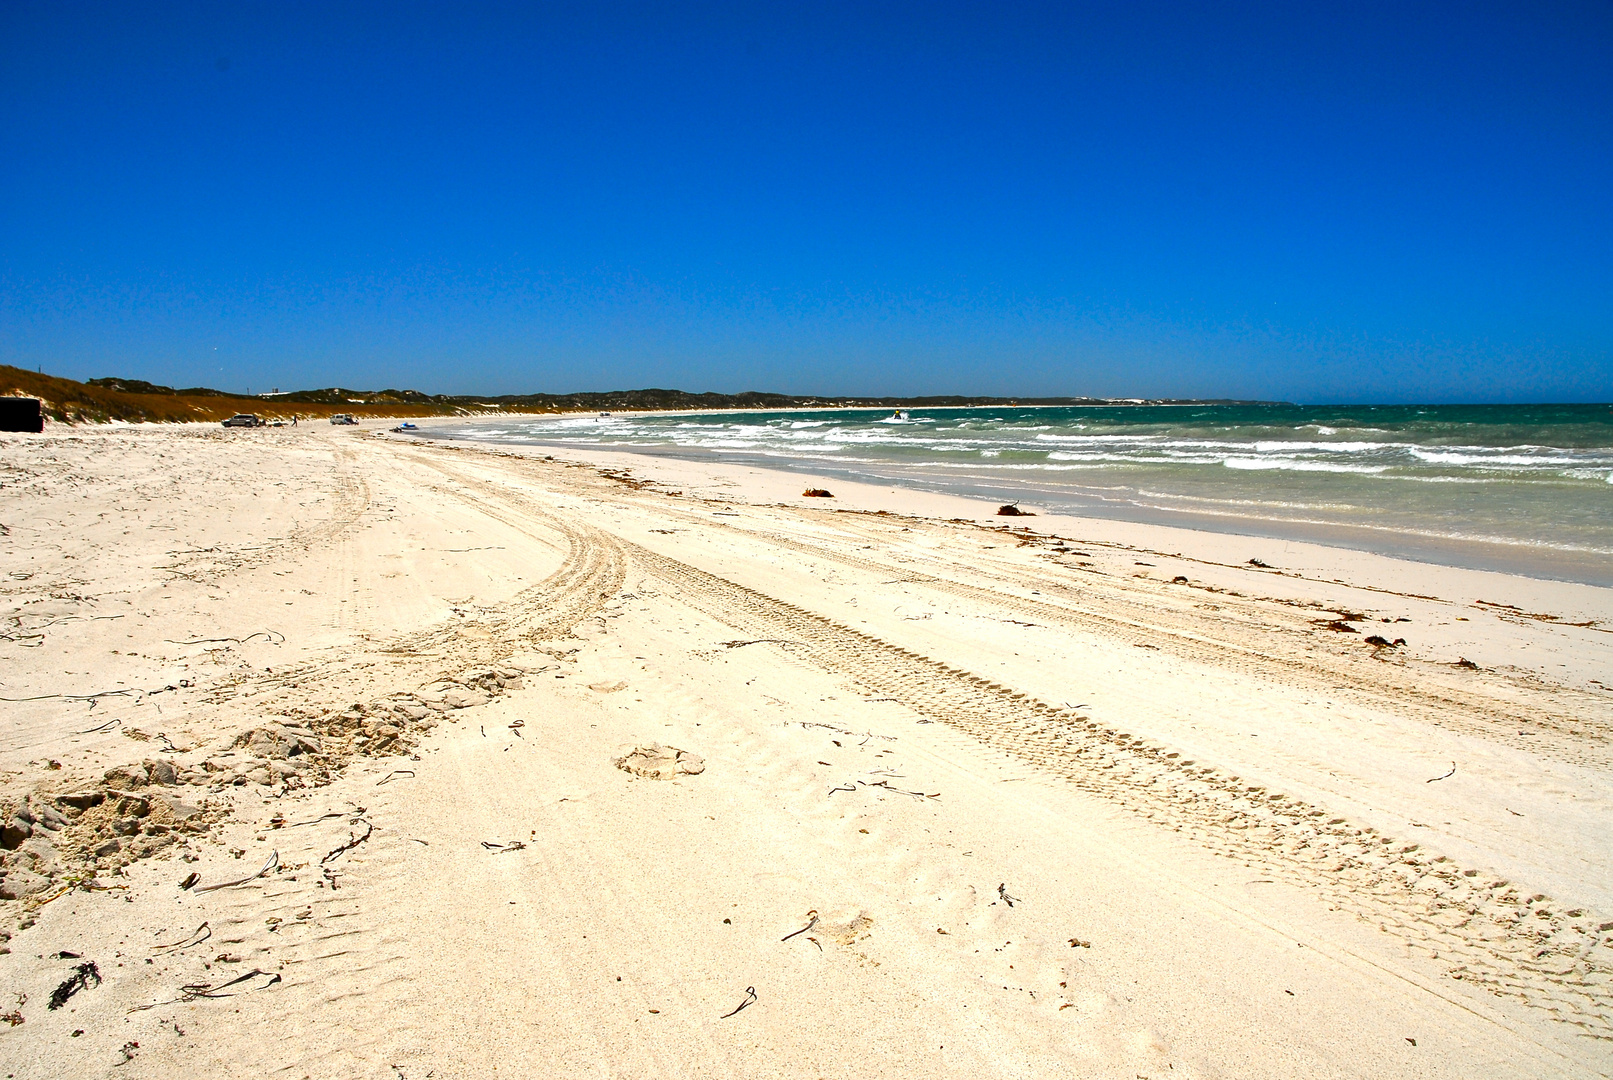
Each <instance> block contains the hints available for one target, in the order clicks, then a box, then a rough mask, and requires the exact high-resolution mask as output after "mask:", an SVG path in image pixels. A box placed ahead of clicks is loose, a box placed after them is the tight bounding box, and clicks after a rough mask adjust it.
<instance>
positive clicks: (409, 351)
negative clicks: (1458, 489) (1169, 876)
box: [0, 0, 1613, 402]
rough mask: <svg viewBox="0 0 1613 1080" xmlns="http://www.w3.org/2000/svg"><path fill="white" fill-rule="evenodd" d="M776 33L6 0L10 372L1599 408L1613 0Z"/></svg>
mask: <svg viewBox="0 0 1613 1080" xmlns="http://www.w3.org/2000/svg"><path fill="white" fill-rule="evenodd" d="M779 7H781V6H778V5H760V4H753V5H746V6H721V5H667V4H660V5H645V6H618V5H612V6H604V5H568V6H560V5H556V6H549V7H545V6H542V5H535V4H521V5H507V6H504V5H488V4H475V3H467V4H452V5H450V4H436V5H413V4H408V3H401V2H394V3H389V4H307V5H303V4H296V3H269V4H252V3H240V4H228V5H226V4H217V5H188V4H161V5H157V4H132V3H131V4H123V5H108V4H74V3H68V2H47V3H33V2H26V0H8V2H7V3H5V4H0V162H4V166H3V167H0V362H5V363H10V364H16V365H19V366H26V367H30V368H32V367H40V366H42V367H43V368H44V369H45V370H46V371H48V372H53V373H57V374H63V375H69V376H73V377H79V378H83V377H90V376H96V375H107V374H119V375H125V376H133V377H138V378H146V379H150V380H152V381H157V382H166V383H176V384H183V385H192V384H198V383H200V384H207V385H214V386H220V387H223V388H226V389H235V390H240V389H245V388H247V387H251V388H252V389H254V390H263V389H268V388H270V387H271V386H278V387H280V388H282V389H289V388H292V387H307V386H326V385H331V384H342V385H347V386H360V387H375V386H381V385H391V386H411V387H416V388H419V389H424V390H428V391H440V392H450V393H459V392H464V393H487V394H492V393H503V392H520V391H527V390H545V391H556V392H558V391H569V390H589V389H592V390H602V389H612V388H625V387H638V386H672V387H679V388H683V389H689V390H708V389H709V390H719V391H738V390H745V389H768V390H780V391H788V392H801V393H826V394H827V393H846V394H866V393H892V394H901V393H914V394H917V393H989V394H1004V395H1009V394H1019V395H1032V394H1035V395H1082V394H1095V395H1121V396H1130V395H1137V396H1143V395H1147V396H1215V397H1222V396H1228V397H1259V398H1280V399H1286V400H1294V401H1321V402H1326V401H1368V400H1370V401H1412V400H1414V401H1528V400H1533V401H1543V400H1556V401H1574V400H1608V399H1610V398H1613V197H1610V196H1613V64H1609V62H1608V57H1609V56H1613V5H1609V4H1607V3H1605V2H1600V3H1586V4H1580V5H1552V4H1530V5H1521V4H1520V5H1513V6H1500V5H1484V4H1466V5H1432V4H1429V5H1421V6H1417V5H1406V4H1392V5H1391V4H1384V5H1378V6H1374V5H1370V4H1350V5H1339V6H1332V7H1329V6H1323V5H1316V4H1303V5H1302V4H1290V5H1271V6H1264V5H1260V4H1246V5H1203V4H1193V5H1188V4H1182V5H1164V4H1161V5H1150V4H1136V3H1116V4H1096V5H1082V4H1056V5H1055V4H1050V5H1045V6H1038V5H1031V4H1021V5H1005V4H1000V3H998V4H977V5H956V4H944V3H943V4H935V3H931V4H925V5H922V6H912V7H907V6H896V5H888V6H885V7H883V8H880V9H878V10H872V11H871V10H867V9H868V7H869V5H848V6H834V5H809V6H801V7H799V8H795V9H792V10H788V11H784V10H776V8H779ZM1233 8H1236V10H1232V9H1233Z"/></svg>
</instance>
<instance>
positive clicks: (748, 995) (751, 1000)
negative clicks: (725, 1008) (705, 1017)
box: [717, 986, 756, 1020]
mask: <svg viewBox="0 0 1613 1080" xmlns="http://www.w3.org/2000/svg"><path fill="white" fill-rule="evenodd" d="M755 1003H756V987H754V986H747V987H745V1000H744V1001H741V1002H740V1003H739V1005H738V1006H736V1007H735V1009H734V1011H733V1012H727V1013H723V1014H722V1015H721V1016H719V1017H717V1019H719V1020H726V1019H728V1018H729V1017H730V1016H733V1015H734V1014H735V1013H739V1012H743V1011H744V1010H745V1009H747V1008H749V1007H750V1006H751V1005H754V1004H755Z"/></svg>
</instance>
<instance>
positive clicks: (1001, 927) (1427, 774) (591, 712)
mask: <svg viewBox="0 0 1613 1080" xmlns="http://www.w3.org/2000/svg"><path fill="white" fill-rule="evenodd" d="M229 434H230V436H231V437H229V438H219V437H218V434H217V433H215V432H207V433H205V434H203V433H201V432H199V431H198V430H196V429H186V428H167V429H125V430H123V431H118V432H82V433H73V434H68V435H51V436H47V437H44V438H42V439H41V438H38V437H32V438H31V439H8V440H7V441H6V443H5V451H6V453H5V459H6V462H7V466H6V467H7V473H6V479H5V487H4V488H0V492H3V493H4V495H5V501H4V502H3V503H0V512H3V514H4V515H5V516H4V518H3V519H0V520H3V522H4V524H5V525H6V526H7V530H8V533H7V535H6V537H5V538H4V543H5V545H6V547H5V548H4V555H5V559H6V562H7V565H6V566H5V568H4V569H5V571H6V573H7V574H8V575H9V576H8V578H7V580H6V582H5V587H6V589H7V594H6V601H7V603H8V604H9V605H10V610H9V612H8V614H7V616H6V618H7V620H8V622H7V626H8V628H10V631H11V632H10V636H9V637H7V638H6V640H4V641H0V648H3V649H4V650H5V653H4V655H5V658H6V670H5V678H4V689H3V691H0V695H3V696H5V697H6V698H8V699H12V700H10V701H8V703H7V704H6V706H5V707H6V708H7V709H8V711H9V712H10V713H11V716H10V717H9V721H8V724H7V726H6V729H5V731H6V742H5V744H4V745H3V746H0V767H3V768H4V770H5V773H4V778H3V787H0V798H3V799H4V800H5V801H6V808H7V810H8V814H15V813H21V814H24V815H25V816H28V817H32V818H33V819H34V820H33V822H31V823H30V822H27V821H23V822H22V823H23V824H28V825H29V830H28V831H29V832H30V835H28V836H26V837H24V838H23V839H22V840H21V841H20V843H19V844H18V845H17V846H16V847H10V846H9V842H8V847H9V850H7V851H6V852H5V855H4V857H5V862H6V866H5V873H6V880H7V882H8V883H9V882H12V881H13V880H15V881H16V882H17V886H18V887H17V888H16V889H15V890H14V892H16V894H17V898H16V899H12V900H5V901H0V905H3V906H4V908H5V916H6V917H7V918H8V919H9V920H11V922H10V923H9V932H10V934H11V937H10V939H9V941H8V945H9V947H10V950H11V951H10V952H9V953H8V954H6V955H4V956H3V957H0V979H3V983H0V994H10V995H13V996H14V997H15V998H16V999H17V1001H18V1005H17V1009H16V1010H15V1012H16V1015H17V1016H18V1017H19V1018H20V1020H19V1022H17V1023H16V1024H15V1025H14V1026H12V1025H9V1024H8V1025H7V1026H5V1027H0V1062H3V1063H4V1064H6V1065H7V1066H8V1071H10V1072H14V1073H15V1074H16V1075H55V1074H59V1073H60V1070H62V1069H64V1068H65V1069H70V1070H71V1071H73V1072H74V1073H75V1074H76V1073H84V1074H91V1075H100V1074H106V1075H118V1076H135V1075H141V1074H144V1073H149V1074H151V1075H171V1074H172V1073H173V1072H174V1071H175V1070H178V1069H186V1070H190V1071H198V1070H199V1071H204V1072H208V1073H210V1074H213V1075H237V1074H239V1075H247V1074H255V1073H260V1072H262V1071H263V1070H265V1069H273V1070H277V1071H280V1072H285V1073H287V1074H289V1075H353V1076H371V1075H373V1076H397V1075H406V1076H425V1075H427V1074H428V1073H429V1074H433V1075H436V1076H454V1075H463V1076H479V1075H489V1074H491V1071H492V1070H493V1069H494V1067H497V1068H498V1070H499V1071H502V1072H511V1073H514V1074H516V1075H599V1074H616V1075H650V1074H656V1075H661V1074H671V1075H695V1076H698V1075H713V1076H715V1075H732V1074H734V1073H736V1072H743V1073H746V1074H747V1075H751V1074H756V1075H780V1076H795V1075H887V1074H888V1075H902V1076H911V1075H952V1074H954V1073H957V1072H963V1071H981V1070H984V1071H988V1072H992V1073H1001V1074H1006V1075H1024V1076H1044V1075H1115V1076H1137V1075H1148V1076H1153V1075H1161V1076H1163V1075H1173V1076H1174V1075H1189V1076H1191V1075H1203V1076H1216V1075H1226V1076H1232V1075H1237V1076H1258V1075H1270V1076H1294V1075H1318V1076H1334V1075H1338V1076H1350V1075H1374V1076H1394V1075H1408V1076H1409V1075H1418V1076H1424V1075H1452V1076H1483V1075H1496V1076H1503V1075H1508V1076H1515V1075H1542V1076H1545V1075H1565V1076H1578V1075H1606V1074H1607V1072H1608V1071H1609V1068H1610V1061H1613V1053H1610V1050H1609V1047H1610V1045H1613V1039H1610V1036H1613V1002H1610V991H1609V974H1610V972H1609V966H1610V965H1613V948H1610V947H1609V945H1608V941H1609V940H1610V938H1613V935H1610V931H1613V922H1610V921H1609V919H1610V918H1613V916H1609V915H1608V914H1607V913H1608V912H1613V881H1610V880H1608V878H1607V877H1606V874H1607V869H1606V868H1607V866H1608V865H1610V860H1608V859H1607V858H1606V855H1607V851H1606V848H1607V844H1608V841H1607V839H1606V836H1605V829H1599V828H1598V825H1597V823H1598V822H1599V821H1600V820H1605V819H1603V818H1602V817H1601V816H1600V811H1601V810H1602V809H1603V808H1604V807H1605V806H1606V803H1607V797H1608V784H1607V770H1608V765H1609V762H1608V749H1607V746H1608V734H1609V731H1608V728H1609V723H1610V721H1613V709H1610V708H1609V703H1610V701H1613V694H1609V693H1608V691H1607V690H1606V689H1605V687H1603V686H1602V682H1601V679H1600V675H1601V674H1602V673H1605V671H1606V670H1607V668H1606V664H1605V661H1606V657H1607V646H1606V641H1607V634H1606V629H1607V627H1608V626H1609V625H1610V624H1609V622H1608V620H1609V619H1610V617H1613V601H1610V598H1609V596H1608V595H1607V594H1608V591H1607V590H1598V589H1594V588H1590V587H1584V586H1569V585H1565V584H1562V583H1542V582H1532V581H1529V580H1526V579H1511V578H1506V577H1505V576H1503V575H1493V574H1491V575H1485V574H1478V573H1473V572H1465V571H1456V570H1450V569H1448V568H1417V567H1408V566H1407V565H1406V564H1397V563H1395V561H1394V560H1385V559H1381V558H1378V557H1372V556H1362V555H1358V554H1357V553H1351V552H1347V551H1338V550H1316V549H1312V548H1305V547H1302V546H1299V545H1282V544H1280V543H1273V542H1269V541H1268V542H1259V541H1254V540H1249V539H1247V538H1235V537H1234V538H1228V537H1224V536H1215V537H1212V536H1208V535H1206V534H1190V533H1184V532H1183V531H1181V530H1159V529H1153V530H1150V529H1147V528H1144V527H1132V528H1130V529H1117V528H1116V527H1115V526H1114V525H1113V524H1112V523H1091V522H1072V521H1067V520H1057V519H1053V518H1038V519H1030V520H1028V521H1027V520H1024V519H1021V520H1017V521H1014V522H1012V523H1011V525H1010V524H1008V523H1005V522H1002V521H1000V520H998V519H995V518H993V517H992V516H991V513H990V511H991V509H992V508H990V507H981V506H978V505H974V506H966V505H964V504H963V502H962V501H961V500H948V499H945V498H944V497H938V496H937V497H924V496H918V495H914V494H911V493H907V494H902V493H891V492H888V491H884V490H877V489H859V488H856V487H848V486H847V485H845V484H843V483H835V484H831V483H828V482H826V481H823V480H822V478H812V477H801V476H790V475H788V474H766V473H763V472H761V471H759V470H743V469H731V470H727V471H724V470H722V469H717V468H713V467H696V466H692V465H689V464H686V463H675V462H673V463H668V462H657V461H651V460H648V459H629V458H626V456H625V455H624V456H616V457H613V458H610V459H608V460H605V459H601V460H597V461H583V460H577V459H576V455H571V456H570V457H569V458H568V456H567V455H555V458H556V459H551V460H546V457H547V455H546V454H544V453H533V454H527V455H520V454H510V453H507V452H500V451H494V452H490V451H485V450H480V449H476V448H468V447H464V446H462V445H458V446H437V445H431V444H429V443H421V442H417V441H413V440H397V439H393V438H388V437H382V436H379V435H378V434H377V433H375V432H373V431H370V430H365V429H361V430H359V431H357V432H345V431H340V432H339V431H331V432H325V431H317V430H316V431H303V430H298V431H294V432H293V431H286V430H284V429H282V430H279V431H269V432H249V433H229ZM236 434H241V435H242V436H243V437H241V438H234V437H233V436H234V435H236ZM818 484H822V486H824V487H828V488H832V489H833V490H834V491H835V506H834V507H833V508H826V507H825V506H823V505H822V503H823V501H824V500H821V499H811V500H808V499H805V498H804V497H802V496H801V495H800V494H799V493H800V492H801V491H802V490H803V489H804V488H805V487H808V486H816V485H818ZM1285 548H1286V550H1285ZM1251 558H1254V559H1255V560H1256V562H1258V563H1263V564H1265V565H1264V566H1260V565H1253V564H1251V563H1250V561H1249V560H1250V559H1251ZM1458 613H1460V614H1458ZM271 616H272V617H271ZM1575 623H1585V624H1588V625H1573V624H1575ZM1340 625H1342V627H1343V629H1340V628H1339V627H1340ZM1373 636H1378V637H1380V638H1381V639H1383V640H1385V641H1387V642H1393V640H1394V639H1395V638H1401V637H1403V638H1405V639H1407V644H1405V645H1393V644H1385V645H1373V644H1368V643H1367V641H1366V639H1367V638H1370V637H1373ZM114 646H115V649H114V648H113V647H114ZM1462 660H1466V661H1468V665H1462V664H1459V663H1458V661H1462ZM96 693H105V694H107V696H101V697H92V696H90V695H92V694H96ZM25 699H26V700H25ZM97 728H99V730H97ZM131 732H133V733H135V734H134V735H131ZM159 732H160V735H159V734H158V733H159ZM137 736H144V738H143V739H142V738H139V737H137ZM634 747H641V748H652V747H669V748H675V749H672V750H671V751H670V753H666V752H663V753H662V754H660V755H659V756H658V757H657V761H659V762H662V763H665V762H666V761H668V760H670V761H671V763H672V765H673V767H672V768H670V769H659V768H657V769H652V770H650V771H652V772H666V773H671V774H672V775H671V776H669V777H668V778H667V779H663V780H650V779H646V778H644V777H643V776H641V775H633V774H632V773H630V772H629V771H625V770H624V769H622V768H619V767H618V766H617V764H616V762H617V761H618V760H620V759H623V757H624V754H626V753H628V752H630V751H631V750H632V749H633V748H634ZM680 751H681V755H680ZM685 759H686V760H688V761H690V762H694V761H696V760H697V759H698V760H699V767H698V768H694V767H691V768H687V769H680V768H678V767H677V766H678V765H679V764H681V763H682V761H683V760H685ZM1447 768H1454V770H1455V771H1454V772H1452V773H1450V774H1449V775H1441V774H1445V773H1446V770H1447ZM131 770H132V771H131ZM96 794H99V795H100V802H98V803H95V804H94V805H93V807H75V806H73V805H72V804H71V803H63V802H61V801H60V800H61V798H62V797H63V796H64V795H78V796H84V798H83V799H80V801H85V799H91V798H93V797H94V796H95V795H96ZM139 803H144V804H145V806H146V808H147V809H146V814H144V815H139V814H137V813H135V812H134V811H136V810H138V809H139V805H138V804H139ZM175 806H178V807H181V808H182V810H181V811H180V812H183V813H185V814H186V815H187V816H186V817H185V818H184V819H183V820H185V821H192V822H193V824H191V825H189V826H187V827H185V828H183V829H182V828H178V827H176V824H175V823H176V822H178V821H179V820H180V819H179V818H178V817H177V814H176V812H175V810H174V807H175ZM153 807H156V808H158V809H156V811H155V818H156V820H148V819H151V818H152V817H153V809H152V808H153ZM103 808H106V809H103ZM46 809H49V810H50V811H51V813H52V814H54V815H56V817H55V819H52V820H47V818H46V814H45V811H46ZM170 819H171V820H170ZM11 820H14V821H16V820H22V819H20V818H16V817H11ZM57 821H60V824H57ZM131 823H132V824H131ZM35 826H39V827H38V828H37V829H35ZM158 827H161V828H162V830H164V831H157V829H158ZM120 828H122V829H125V830H127V829H131V828H132V830H133V831H132V832H126V833H122V834H119V833H118V831H117V830H118V829H120ZM114 836H121V837H122V838H124V839H127V837H129V836H137V837H140V838H142V839H141V841H140V842H141V843H144V844H146V847H144V848H140V849H138V850H135V848H134V845H132V844H131V845H130V846H129V847H128V848H127V849H126V848H125V847H124V845H123V844H122V843H121V842H120V845H119V848H118V849H116V850H111V851H108V852H107V853H105V854H96V853H95V848H96V847H97V846H101V845H104V844H105V843H106V841H107V840H109V839H111V838H112V837H114ZM75 837H76V839H75ZM162 837H170V838H171V839H167V840H162V841H161V842H160V843H159V842H157V841H158V840H159V839H160V838H162ZM92 839H93V840H95V841H96V843H94V844H91V843H90V842H89V841H90V840H92ZM260 867H261V868H262V869H261V870H260ZM24 873H26V874H27V875H31V876H28V877H24V876H23V874H24ZM192 874H195V875H197V879H198V880H197V881H195V882H193V883H192V884H191V885H190V886H189V887H182V883H183V882H184V880H185V879H186V878H188V877H189V876H190V875H192ZM215 885H222V886H223V887H218V888H211V889H210V888H209V887H210V886H215ZM204 889H207V890H209V891H200V890H204ZM202 928H205V931H204V930H203V929H202ZM193 939H195V940H193ZM65 953H73V954H77V955H76V956H75V957H71V958H68V957H64V956H63V954H65ZM88 961H93V962H94V963H96V964H97V965H98V967H97V972H98V974H99V975H100V977H101V978H102V980H103V981H102V982H101V983H100V984H98V985H94V986H85V987H83V988H81V989H79V990H78V991H76V992H75V993H74V994H73V996H72V997H71V999H70V1000H69V1001H68V1002H67V1003H66V1004H65V1005H64V1006H63V1007H62V1008H61V1009H55V1010H52V1009H47V1008H45V1007H44V1003H45V1002H46V1000H47V999H48V998H49V997H50V995H51V992H52V991H53V990H54V989H55V988H56V987H57V986H59V985H60V984H61V983H62V982H63V980H65V979H68V978H69V977H71V976H72V973H73V972H74V971H75V970H76V967H75V965H77V964H81V963H85V962H88ZM148 961H149V962H148ZM253 972H257V973H258V974H256V975H252V974H251V973H253ZM232 980H238V981H233V982H232ZM752 993H754V997H751V996H749V995H751V994H752ZM1367 1002H1371V1003H1372V1008H1371V1009H1369V1010H1363V1009H1362V1007H1361V1006H1362V1005H1363V1004H1365V1003H1367ZM4 1004H6V1002H4V1001H0V1005H4ZM741 1005H743V1007H742V1008H739V1009H738V1011H733V1010H735V1008H736V1006H741ZM237 1009H238V1010H240V1012H239V1013H237V1012H235V1011H234V1010H237ZM660 1028H667V1029H668V1030H665V1031H662V1030H659V1029H660ZM74 1031H81V1032H82V1034H80V1035H74V1034H73V1032H74ZM131 1044H136V1045H131Z"/></svg>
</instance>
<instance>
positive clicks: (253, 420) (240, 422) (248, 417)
mask: <svg viewBox="0 0 1613 1080" xmlns="http://www.w3.org/2000/svg"><path fill="white" fill-rule="evenodd" d="M224 426H225V427H262V426H263V418H262V417H261V416H258V415H257V414H256V413H249V412H238V413H236V414H235V415H234V416H232V417H230V418H229V419H228V420H225V421H224Z"/></svg>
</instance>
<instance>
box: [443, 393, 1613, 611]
mask: <svg viewBox="0 0 1613 1080" xmlns="http://www.w3.org/2000/svg"><path fill="white" fill-rule="evenodd" d="M433 434H434V435H438V436H447V437H452V438H465V439H475V440H482V441H489V442H498V443H521V444H531V445H550V446H565V447H572V448H597V449H611V450H630V451H634V452H638V453H648V454H658V455H666V456H672V457H680V458H689V459H707V460H709V459H717V460H723V461H733V462H743V463H749V464H756V465H765V466H771V467H785V468H788V467H801V468H806V469H810V470H811V471H813V472H815V473H819V474H824V475H829V476H844V477H847V478H851V479H857V480H867V481H874V482H885V483H894V484H899V485H904V486H911V487H915V488H923V489H927V490H934V491H946V492H951V493H954V494H960V495H967V496H973V497H979V498H983V499H988V500H992V501H1003V502H1006V501H1010V500H1022V501H1024V502H1026V503H1029V504H1032V505H1034V506H1037V507H1043V508H1046V509H1047V510H1048V511H1067V512H1072V513H1079V514H1086V515H1093V516H1099V517H1108V518H1118V519H1124V520H1133V521H1147V522H1155V523H1163V524H1176V525H1186V526H1190V527H1195V528H1210V529H1214V530H1217V531H1226V532H1237V533H1245V534H1250V535H1260V536H1270V537H1281V538H1287V539H1301V540H1320V541H1323V542H1331V543H1338V544H1343V545H1345V546H1350V547H1359V548H1365V549H1368V550H1376V551H1382V552H1386V553H1391V554H1400V555H1406V556H1410V557H1413V558H1419V559H1426V560H1432V561H1437V562H1447V563H1454V564H1457V565H1471V566H1478V567H1483V568H1493V569H1506V570H1513V571H1518V572H1523V573H1531V574H1537V575H1541V576H1548V577H1563V578H1568V579H1573V580H1582V581H1590V582H1594V583H1597V584H1606V585H1613V407H1609V406H1607V405H1486V406H1454V405H1440V406H1399V405H1393V406H1386V405H1378V406H1293V405H1119V406H1094V407H1079V408H983V409H913V410H910V411H909V412H908V413H907V415H906V417H905V418H902V417H892V415H891V413H890V412H889V411H888V410H866V409H845V410H832V411H803V412H765V413H764V412H745V413H718V414H710V415H702V416H657V415H651V416H631V417H615V416H613V417H598V416H563V417H553V418H521V419H519V420H517V419H514V418H506V419H502V420H496V421H495V420H477V421H466V422H465V423H463V424H461V425H457V426H451V427H449V428H446V429H443V428H437V429H434V431H433Z"/></svg>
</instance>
